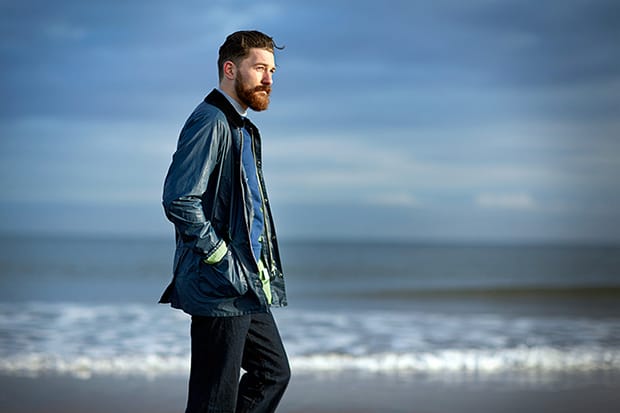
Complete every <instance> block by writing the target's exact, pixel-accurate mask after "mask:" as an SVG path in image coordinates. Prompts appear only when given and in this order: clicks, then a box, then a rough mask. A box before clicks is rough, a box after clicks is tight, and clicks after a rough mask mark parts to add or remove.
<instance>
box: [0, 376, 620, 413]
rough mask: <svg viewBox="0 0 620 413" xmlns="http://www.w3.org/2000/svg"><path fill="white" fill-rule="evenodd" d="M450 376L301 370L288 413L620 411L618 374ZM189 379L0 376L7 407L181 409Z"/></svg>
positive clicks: (56, 412)
mask: <svg viewBox="0 0 620 413" xmlns="http://www.w3.org/2000/svg"><path fill="white" fill-rule="evenodd" d="M561 380H562V381H561V382H557V381H556V382H554V383H549V382H547V383H545V382H544V380H540V381H539V382H536V381H535V380H531V379H528V380H526V381H525V382H519V381H518V380H509V381H506V380H499V381H493V382H489V381H484V382H482V381H480V380H477V379H475V378H472V379H471V380H470V381H464V382H463V381H461V380H459V381H457V382H450V381H448V380H443V381H436V380H432V379H429V378H414V377H394V376H381V375H372V376H366V377H360V376H359V375H352V374H347V373H339V374H333V375H327V376H322V377H321V376H308V375H298V376H295V377H294V378H293V380H292V382H291V385H290V387H289V390H288V392H287V393H286V395H285V398H284V400H283V401H282V404H281V406H280V408H279V409H278V412H282V413H329V412H332V413H352V412H359V413H371V412H385V413H470V412H471V413H474V412H477V413H513V412H514V413H517V412H519V413H521V412H545V413H555V412H558V413H559V412H563V413H578V412H579V413H586V412H597V413H608V412H609V413H612V412H617V411H619V409H620V381H618V380H617V377H616V378H614V377H604V376H601V375H596V376H588V377H585V376H582V377H564V378H562V379H561ZM185 386H186V382H185V378H183V377H167V378H157V379H150V380H149V379H145V378H135V377H104V376H98V377H92V378H90V379H77V378H71V377H63V376H45V377H39V378H27V377H7V376H3V377H1V378H0V389H1V390H0V411H2V412H3V413H43V412H45V413H79V412H83V413H125V412H127V413H129V412H131V413H139V412H149V413H164V412H166V413H170V412H182V411H183V409H184V403H185V391H186V389H185Z"/></svg>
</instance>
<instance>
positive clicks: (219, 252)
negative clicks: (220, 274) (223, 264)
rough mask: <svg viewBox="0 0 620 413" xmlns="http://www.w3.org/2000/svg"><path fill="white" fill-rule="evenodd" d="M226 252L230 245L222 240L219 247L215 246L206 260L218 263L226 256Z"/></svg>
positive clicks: (208, 262) (206, 261) (209, 262)
mask: <svg viewBox="0 0 620 413" xmlns="http://www.w3.org/2000/svg"><path fill="white" fill-rule="evenodd" d="M226 252H228V246H227V245H226V243H225V242H224V241H223V240H222V241H220V244H219V245H218V246H217V248H215V249H214V250H213V252H212V253H211V254H209V255H208V256H207V258H205V259H204V262H205V263H207V264H217V263H218V262H220V261H221V260H222V258H224V257H225V256H226Z"/></svg>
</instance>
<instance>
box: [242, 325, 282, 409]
mask: <svg viewBox="0 0 620 413" xmlns="http://www.w3.org/2000/svg"><path fill="white" fill-rule="evenodd" d="M241 365H242V367H243V369H244V370H245V371H246V373H245V374H244V375H243V377H242V378H241V382H240V383H239V395H238V401H237V410H236V413H271V412H274V411H275V409H276V407H277V406H278V404H279V402H280V399H281V398H282V395H283V394H284V391H285V390H286V387H287V385H288V382H289V379H290V375H291V372H290V368H289V362H288V358H287V356H286V351H285V350H284V345H283V344H282V339H281V337H280V333H279V331H278V327H277V326H276V323H275V320H274V319H273V316H272V314H271V313H260V314H252V316H251V323H250V326H249V330H248V334H247V337H246V341H245V347H244V351H243V359H242V364H241Z"/></svg>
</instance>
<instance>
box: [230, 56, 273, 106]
mask: <svg viewBox="0 0 620 413" xmlns="http://www.w3.org/2000/svg"><path fill="white" fill-rule="evenodd" d="M275 70H276V66H275V61H274V56H273V53H271V52H270V51H268V50H264V49H250V53H249V55H248V56H247V57H246V58H245V59H243V60H242V61H241V62H239V65H238V66H237V73H236V76H235V92H236V93H237V97H238V98H239V100H240V101H241V103H243V104H244V105H246V106H248V107H250V108H251V109H252V110H255V111H261V110H265V109H267V107H268V106H269V95H270V94H271V84H272V83H273V77H272V76H273V73H274V72H275Z"/></svg>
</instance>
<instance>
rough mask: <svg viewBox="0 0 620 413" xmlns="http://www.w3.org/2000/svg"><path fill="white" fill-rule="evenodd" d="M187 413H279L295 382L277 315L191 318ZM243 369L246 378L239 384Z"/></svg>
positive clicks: (261, 314) (242, 378)
mask: <svg viewBox="0 0 620 413" xmlns="http://www.w3.org/2000/svg"><path fill="white" fill-rule="evenodd" d="M191 338H192V340H191V342H192V357H191V371H190V378H189V394H188V399H187V409H186V410H185V413H267V412H274V411H275V409H276V407H277V406H278V403H279V402H280V399H281V398H282V395H283V394H284V390H285V389H286V386H287V385H288V382H289V379H290V375H291V372H290V368H289V363H288V358H287V356H286V352H285V350H284V346H283V345H282V339H281V338H280V333H279V332H278V327H277V326H276V323H275V320H274V319H273V316H272V314H271V313H270V312H269V313H260V314H250V315H243V316H238V317H199V316H193V317H192V326H191ZM241 368H243V370H245V374H244V375H243V377H241V379H240V375H241Z"/></svg>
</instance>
